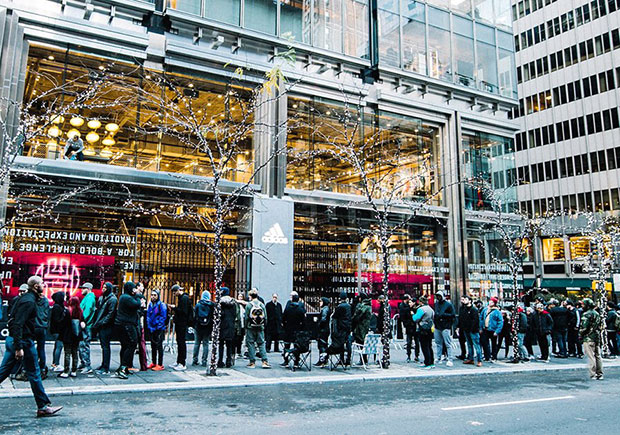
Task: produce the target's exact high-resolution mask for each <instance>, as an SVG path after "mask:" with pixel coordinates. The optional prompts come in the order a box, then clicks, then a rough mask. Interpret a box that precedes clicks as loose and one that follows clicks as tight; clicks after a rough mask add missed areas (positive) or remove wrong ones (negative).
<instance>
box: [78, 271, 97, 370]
mask: <svg viewBox="0 0 620 435" xmlns="http://www.w3.org/2000/svg"><path fill="white" fill-rule="evenodd" d="M81 289H82V296H83V299H82V302H81V303H80V309H81V310H82V313H83V315H84V324H85V325H86V327H85V328H84V330H83V331H82V341H80V348H79V354H80V367H79V368H81V369H82V373H83V374H90V373H92V372H93V369H92V367H91V365H90V340H91V339H92V326H93V323H94V322H95V312H96V311H97V299H96V298H95V294H94V293H93V285H92V284H91V283H89V282H85V283H84V284H82V287H81Z"/></svg>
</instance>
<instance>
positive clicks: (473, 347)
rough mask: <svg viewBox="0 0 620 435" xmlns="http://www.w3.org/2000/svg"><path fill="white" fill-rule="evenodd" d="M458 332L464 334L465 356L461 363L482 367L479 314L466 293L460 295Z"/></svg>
mask: <svg viewBox="0 0 620 435" xmlns="http://www.w3.org/2000/svg"><path fill="white" fill-rule="evenodd" d="M459 334H463V335H464V336H465V341H466V343H467V356H466V358H465V360H464V361H463V364H472V365H474V364H475V365H477V366H478V367H482V350H481V348H480V314H479V313H478V310H477V309H476V307H474V306H473V304H472V300H471V298H470V297H469V296H468V295H463V296H462V297H461V311H460V312H459Z"/></svg>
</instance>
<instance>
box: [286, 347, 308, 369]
mask: <svg viewBox="0 0 620 435" xmlns="http://www.w3.org/2000/svg"><path fill="white" fill-rule="evenodd" d="M293 352H294V350H293V349H290V350H289V353H290V354H291V355H290V356H289V357H288V367H289V369H291V371H293V372H294V371H295V370H297V369H302V368H304V367H305V368H307V369H308V371H309V372H311V371H312V349H311V348H310V349H308V351H307V352H299V365H298V366H295V356H294V355H293Z"/></svg>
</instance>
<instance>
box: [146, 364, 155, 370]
mask: <svg viewBox="0 0 620 435" xmlns="http://www.w3.org/2000/svg"><path fill="white" fill-rule="evenodd" d="M156 365H157V364H153V363H150V364H149V365H148V366H146V369H147V370H153V367H155V366H156Z"/></svg>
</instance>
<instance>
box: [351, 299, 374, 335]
mask: <svg viewBox="0 0 620 435" xmlns="http://www.w3.org/2000/svg"><path fill="white" fill-rule="evenodd" d="M371 316H372V307H371V301H370V299H364V300H363V301H362V302H360V303H359V304H357V305H356V306H355V313H353V319H352V320H351V323H352V325H353V340H355V342H356V343H364V339H365V338H366V334H368V330H369V329H370V317H371Z"/></svg>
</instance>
